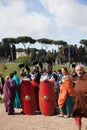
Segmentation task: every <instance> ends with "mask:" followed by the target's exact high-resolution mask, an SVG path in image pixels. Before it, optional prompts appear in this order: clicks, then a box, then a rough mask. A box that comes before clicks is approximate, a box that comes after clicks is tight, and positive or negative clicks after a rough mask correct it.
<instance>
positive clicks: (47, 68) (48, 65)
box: [46, 61, 52, 73]
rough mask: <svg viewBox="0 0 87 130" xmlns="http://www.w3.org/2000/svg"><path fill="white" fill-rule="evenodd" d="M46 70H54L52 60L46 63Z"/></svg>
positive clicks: (49, 71)
mask: <svg viewBox="0 0 87 130" xmlns="http://www.w3.org/2000/svg"><path fill="white" fill-rule="evenodd" d="M46 72H47V73H51V72H52V62H51V61H48V62H47V63H46Z"/></svg>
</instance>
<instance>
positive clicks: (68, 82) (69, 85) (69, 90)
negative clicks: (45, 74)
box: [58, 75, 75, 108]
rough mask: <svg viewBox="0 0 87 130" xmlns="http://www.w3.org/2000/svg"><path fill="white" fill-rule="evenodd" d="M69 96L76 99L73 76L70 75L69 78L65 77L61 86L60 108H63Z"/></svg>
mask: <svg viewBox="0 0 87 130" xmlns="http://www.w3.org/2000/svg"><path fill="white" fill-rule="evenodd" d="M67 94H69V95H70V96H72V97H75V91H74V89H73V79H72V76H71V75H68V77H65V78H64V79H63V82H62V83H61V84H60V93H59V98H58V106H59V108H62V107H63V105H64V103H65V101H66V96H67Z"/></svg>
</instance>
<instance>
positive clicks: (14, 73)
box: [12, 70, 21, 108]
mask: <svg viewBox="0 0 87 130" xmlns="http://www.w3.org/2000/svg"><path fill="white" fill-rule="evenodd" d="M12 80H13V81H15V83H16V85H17V87H18V90H17V91H16V96H15V100H14V108H21V102H20V97H19V87H20V79H19V77H18V76H17V71H16V70H15V71H14V72H13V78H12Z"/></svg>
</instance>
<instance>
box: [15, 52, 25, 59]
mask: <svg viewBox="0 0 87 130" xmlns="http://www.w3.org/2000/svg"><path fill="white" fill-rule="evenodd" d="M25 56H27V54H26V53H25V52H16V58H19V57H25Z"/></svg>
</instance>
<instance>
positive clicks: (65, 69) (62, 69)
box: [61, 67, 69, 75]
mask: <svg viewBox="0 0 87 130" xmlns="http://www.w3.org/2000/svg"><path fill="white" fill-rule="evenodd" d="M61 73H62V74H63V75H66V74H68V73H69V72H68V69H67V68H66V67H62V68H61Z"/></svg>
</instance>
